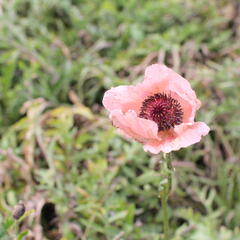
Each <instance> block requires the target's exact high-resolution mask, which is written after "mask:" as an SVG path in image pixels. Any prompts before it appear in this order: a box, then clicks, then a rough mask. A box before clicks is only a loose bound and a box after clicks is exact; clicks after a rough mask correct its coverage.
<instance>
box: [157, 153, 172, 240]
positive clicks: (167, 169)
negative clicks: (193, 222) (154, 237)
mask: <svg viewBox="0 0 240 240" xmlns="http://www.w3.org/2000/svg"><path fill="white" fill-rule="evenodd" d="M163 165H164V169H163V173H164V175H165V179H167V182H166V184H164V189H163V191H162V194H160V196H161V203H162V210H163V230H164V240H169V215H168V196H169V194H170V191H171V188H172V170H173V168H172V159H171V156H170V154H168V155H167V154H165V155H164V163H163Z"/></svg>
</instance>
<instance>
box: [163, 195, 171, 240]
mask: <svg viewBox="0 0 240 240" xmlns="http://www.w3.org/2000/svg"><path fill="white" fill-rule="evenodd" d="M161 202H162V209H163V231H164V240H169V218H168V210H167V207H168V206H167V197H165V196H164V197H162V198H161Z"/></svg>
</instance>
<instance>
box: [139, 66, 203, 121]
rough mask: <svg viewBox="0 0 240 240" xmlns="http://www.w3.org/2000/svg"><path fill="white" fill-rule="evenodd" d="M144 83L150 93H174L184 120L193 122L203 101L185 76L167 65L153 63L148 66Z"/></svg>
mask: <svg viewBox="0 0 240 240" xmlns="http://www.w3.org/2000/svg"><path fill="white" fill-rule="evenodd" d="M143 85H144V88H148V89H149V90H148V92H149V95H153V94H154V93H156V92H165V93H170V94H172V95H173V97H175V98H176V99H177V100H178V101H179V102H180V104H181V106H182V108H183V111H184V119H183V120H184V122H193V120H194V117H195V113H196V110H197V109H199V107H200V105H201V102H200V101H199V100H198V99H197V97H196V94H195V92H194V91H193V90H192V88H191V86H190V84H189V82H188V81H187V80H186V79H185V78H183V77H181V76H180V75H179V74H177V73H176V72H174V71H173V70H172V69H170V68H168V67H166V66H165V65H162V64H153V65H151V66H149V67H147V68H146V71H145V77H144V82H143Z"/></svg>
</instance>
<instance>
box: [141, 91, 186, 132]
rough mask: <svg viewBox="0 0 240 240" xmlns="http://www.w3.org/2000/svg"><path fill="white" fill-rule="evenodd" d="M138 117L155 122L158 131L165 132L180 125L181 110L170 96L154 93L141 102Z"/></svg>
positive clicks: (179, 105) (178, 104)
mask: <svg viewBox="0 0 240 240" xmlns="http://www.w3.org/2000/svg"><path fill="white" fill-rule="evenodd" d="M139 117H141V118H145V119H148V120H152V121H154V122H156V123H157V125H158V130H159V131H165V130H169V129H170V128H173V127H174V126H175V125H179V124H181V123H182V119H183V110H182V107H181V104H180V103H179V102H178V101H177V100H176V99H174V98H172V97H171V95H170V94H168V95H167V94H165V93H156V94H154V95H152V96H150V97H148V98H146V99H145V100H144V101H143V103H142V107H141V109H140V114H139Z"/></svg>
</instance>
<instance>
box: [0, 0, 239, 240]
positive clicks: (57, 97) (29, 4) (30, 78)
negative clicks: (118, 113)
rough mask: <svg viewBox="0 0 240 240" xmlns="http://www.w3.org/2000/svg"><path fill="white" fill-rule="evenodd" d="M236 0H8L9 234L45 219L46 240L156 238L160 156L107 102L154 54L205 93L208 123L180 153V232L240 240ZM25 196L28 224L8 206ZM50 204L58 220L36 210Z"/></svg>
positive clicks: (1, 82)
mask: <svg viewBox="0 0 240 240" xmlns="http://www.w3.org/2000/svg"><path fill="white" fill-rule="evenodd" d="M234 4H235V3H234V1H232V2H231V3H230V2H229V1H224V0H223V1H207V0H199V1H194V0H187V1H183V0H168V1H164V0H159V1H155V0H150V1H143V0H128V1H123V0H116V1H110V0H101V1H100V0H92V1H86V0H64V1H59V0H9V1H4V4H3V7H1V8H0V22H1V25H0V53H1V54H0V126H1V129H0V134H1V140H0V236H1V237H0V238H1V239H4V237H5V239H9V236H14V237H15V238H16V239H24V237H25V236H26V235H30V234H32V233H33V234H35V233H36V232H35V231H36V229H35V227H36V226H39V225H41V226H42V227H43V232H44V237H43V236H41V237H42V238H43V239H44V238H46V239H54V237H55V239H56V235H59V234H60V235H61V236H62V238H61V239H68V240H71V239H83V240H86V239H87V240H112V239H114V240H120V239H126V240H145V239H152V240H160V239H162V219H163V216H162V212H161V204H160V199H159V187H160V186H159V184H160V183H161V179H162V176H160V174H159V172H158V171H156V170H155V169H154V166H155V164H156V162H158V161H159V160H161V156H149V155H148V154H147V153H145V152H143V150H142V147H141V145H140V144H138V143H136V142H130V141H127V140H124V139H123V138H121V137H120V136H119V135H117V134H116V131H115V129H113V127H111V124H110V121H109V120H108V119H107V118H106V114H105V112H103V110H102V106H101V100H102V95H103V93H104V91H105V90H106V89H108V88H110V87H113V86H116V85H119V84H131V83H136V82H138V81H140V80H141V79H142V75H143V71H144V69H145V67H146V66H147V65H149V64H151V63H153V62H156V61H158V60H159V61H164V62H165V63H166V64H168V65H169V66H171V67H173V68H174V69H175V70H177V71H178V72H179V73H181V74H184V75H185V77H186V78H187V79H189V80H190V81H191V85H192V86H193V88H194V89H195V90H196V92H197V94H198V97H199V99H201V101H202V108H201V109H200V111H199V113H198V116H197V119H198V120H201V121H205V122H206V123H207V124H209V125H210V127H211V130H212V131H211V132H210V134H209V136H207V137H205V138H204V140H203V141H202V142H200V143H199V144H196V145H194V146H192V147H189V148H187V149H182V150H181V151H178V152H177V153H175V155H174V166H175V168H176V171H175V175H174V179H173V191H172V194H171V196H170V199H169V201H170V208H169V210H170V213H171V234H172V240H183V239H184V240H215V239H219V240H238V239H239V238H240V229H239V221H240V177H239V176H240V174H239V173H240V165H239V159H240V154H239V146H240V134H239V131H240V121H239V114H240V109H239V102H240V94H239V93H240V82H239V77H240V75H239V69H240V61H239V51H240V49H239V36H240V31H239V27H238V25H237V17H236V16H237V15H236V14H235V11H236V9H237V7H236V6H237V5H236V6H235V5H234ZM236 4H237V1H236ZM238 18H239V17H238ZM162 184H164V183H162ZM160 190H161V189H160ZM19 200H23V201H24V202H25V203H26V206H27V207H29V208H30V209H32V208H35V209H36V212H35V213H34V214H32V215H29V216H28V219H24V221H23V222H24V225H22V224H19V222H14V221H13V220H12V219H11V218H10V217H9V216H10V215H11V214H10V213H9V212H10V211H9V210H10V209H11V208H12V207H13V206H14V205H16V203H17V202H18V201H19ZM45 203H52V204H53V206H55V208H56V210H55V211H56V212H55V211H54V210H53V209H51V210H48V212H49V215H52V216H53V219H54V221H52V222H51V221H48V220H46V219H45V218H44V214H43V213H42V212H41V211H39V209H41V208H42V207H43V206H42V205H44V204H45ZM41 204H42V205H41ZM33 215H34V216H33ZM56 219H57V221H56ZM13 224H14V227H13V228H11V226H13ZM10 228H11V229H10ZM9 229H10V230H9ZM26 229H27V230H26ZM26 231H28V232H26ZM9 234H10V235H9ZM38 234H39V232H38Z"/></svg>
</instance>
